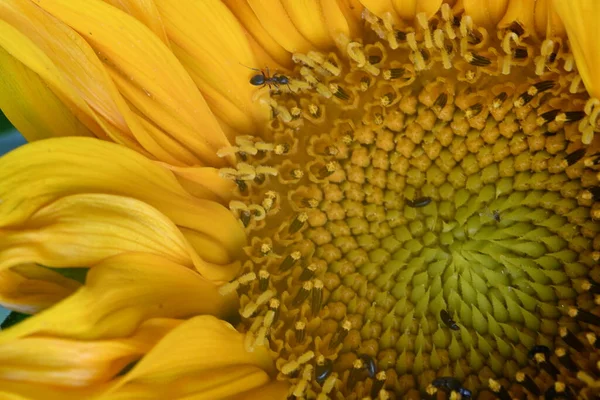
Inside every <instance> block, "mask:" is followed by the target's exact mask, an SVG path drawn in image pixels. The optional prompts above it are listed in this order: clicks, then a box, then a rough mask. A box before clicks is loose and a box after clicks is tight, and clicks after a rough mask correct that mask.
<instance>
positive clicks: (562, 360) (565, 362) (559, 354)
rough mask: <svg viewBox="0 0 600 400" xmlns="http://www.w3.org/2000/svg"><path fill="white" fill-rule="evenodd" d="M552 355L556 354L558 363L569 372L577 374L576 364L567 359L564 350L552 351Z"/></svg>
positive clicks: (560, 348)
mask: <svg viewBox="0 0 600 400" xmlns="http://www.w3.org/2000/svg"><path fill="white" fill-rule="evenodd" d="M554 354H556V357H558V361H560V363H561V364H562V365H563V366H564V367H565V368H566V369H568V370H569V371H571V372H577V371H578V370H579V368H578V367H577V364H575V362H574V361H573V359H572V358H571V357H569V354H568V353H567V350H566V349H564V348H562V347H558V348H557V349H556V350H554Z"/></svg>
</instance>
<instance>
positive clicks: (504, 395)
mask: <svg viewBox="0 0 600 400" xmlns="http://www.w3.org/2000/svg"><path fill="white" fill-rule="evenodd" d="M488 385H489V387H490V389H492V392H494V393H496V394H497V395H498V398H499V399H500V400H512V398H511V397H510V394H509V393H508V390H506V388H505V387H504V386H502V385H501V384H500V382H498V381H495V380H494V379H492V378H489V379H488Z"/></svg>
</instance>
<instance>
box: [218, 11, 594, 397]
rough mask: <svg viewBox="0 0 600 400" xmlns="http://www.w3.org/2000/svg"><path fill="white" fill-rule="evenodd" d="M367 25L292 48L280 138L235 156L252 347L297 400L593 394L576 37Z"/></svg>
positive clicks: (440, 20)
mask: <svg viewBox="0 0 600 400" xmlns="http://www.w3.org/2000/svg"><path fill="white" fill-rule="evenodd" d="M445 6H446V5H445ZM366 20H367V22H368V25H369V27H370V30H369V31H368V32H367V33H366V34H365V37H364V38H363V39H362V40H361V41H360V42H358V41H356V42H349V44H348V46H347V53H346V54H343V55H337V54H335V53H330V54H321V53H317V52H310V53H308V54H296V55H294V61H295V62H296V63H297V67H296V68H295V70H294V72H293V73H291V74H289V76H288V78H289V84H286V85H276V86H275V87H268V88H264V90H262V91H259V93H258V94H257V96H259V100H260V101H262V102H266V103H267V104H269V105H270V106H271V108H272V111H273V116H274V118H273V119H272V121H271V122H270V124H269V127H268V129H266V130H265V132H263V133H262V134H261V135H260V136H256V137H250V136H247V137H239V138H238V139H237V142H236V145H235V146H233V147H231V148H227V149H223V150H222V151H221V153H222V154H231V153H234V154H235V155H236V156H237V159H238V164H237V166H236V168H231V169H223V170H222V171H221V175H222V176H225V177H227V178H230V179H233V180H234V181H235V182H236V183H237V187H238V189H237V191H238V198H237V200H235V201H232V202H231V204H230V208H231V210H232V211H233V212H234V213H235V214H236V215H237V216H238V217H239V219H240V223H242V224H243V225H244V227H245V228H246V230H247V232H248V234H249V237H250V238H251V242H250V245H249V246H248V247H247V248H246V249H245V252H246V255H247V258H246V260H245V263H244V267H243V271H242V273H241V274H240V276H239V277H238V278H237V279H236V280H235V281H233V282H231V283H229V284H227V285H225V286H224V287H223V288H222V291H223V292H227V291H231V290H237V291H238V294H239V296H240V302H241V308H240V315H241V322H240V323H239V324H238V328H239V329H240V330H242V331H243V332H246V333H247V347H248V349H252V348H253V347H254V346H257V345H267V346H268V347H269V348H270V349H271V351H272V353H273V356H274V358H275V359H276V366H277V370H278V371H279V376H278V378H279V379H282V380H287V381H289V382H290V383H291V384H292V389H291V391H290V396H291V397H294V396H295V397H305V398H319V399H326V398H348V399H359V398H364V397H367V396H370V397H371V398H421V396H422V395H424V394H427V395H435V394H436V392H438V391H442V392H447V393H451V392H456V393H459V394H461V395H462V396H463V397H468V396H470V395H471V394H475V393H483V394H484V396H485V393H488V394H489V398H495V397H497V396H498V397H500V398H503V396H508V392H509V391H510V393H512V394H513V395H515V396H524V393H532V394H534V395H535V392H536V390H537V391H538V392H539V393H544V392H546V393H548V391H552V390H553V391H554V392H557V391H558V392H557V393H559V394H560V393H562V392H564V393H571V392H570V391H577V390H578V387H577V386H576V385H577V382H576V383H572V382H570V383H569V385H571V387H569V385H566V384H564V382H565V381H566V380H567V379H568V376H569V375H568V374H569V373H574V372H576V371H577V370H590V369H594V368H595V364H596V362H597V361H598V360H597V356H596V355H594V354H593V355H592V356H589V354H587V355H586V356H585V357H577V352H579V351H582V350H583V348H584V346H587V345H588V344H590V343H591V344H592V345H593V344H594V343H595V336H593V340H590V334H592V335H595V334H594V331H593V329H595V328H594V325H598V321H599V318H598V317H596V316H595V314H594V313H593V312H594V311H595V309H596V308H597V307H598V306H597V302H598V301H597V298H596V294H595V293H599V292H600V290H599V289H598V286H597V285H596V283H595V282H596V281H597V280H598V279H600V276H598V275H599V274H598V272H599V271H598V269H597V267H596V264H597V260H598V257H599V253H598V250H599V247H600V239H599V236H598V234H597V233H598V230H599V228H598V224H597V223H596V222H595V221H594V219H597V218H598V217H600V208H598V206H597V201H598V198H600V191H599V190H598V188H597V185H598V176H597V175H598V172H597V164H598V158H597V156H594V155H593V151H592V150H591V148H592V147H591V145H590V146H588V145H587V144H589V143H591V141H592V138H591V137H590V127H591V126H595V115H597V113H595V109H594V106H595V105H594V104H592V105H591V106H590V104H589V102H588V96H587V93H586V92H585V89H584V88H583V86H582V85H581V84H580V82H581V79H580V78H579V75H578V74H577V72H576V71H574V64H573V57H572V55H571V54H570V53H569V50H568V47H567V45H566V44H565V43H562V42H560V41H551V40H546V41H544V42H543V43H541V44H539V43H538V44H534V43H533V42H532V41H531V40H529V39H527V35H526V32H523V30H522V27H520V26H519V25H514V24H513V25H512V26H509V27H507V28H506V29H505V30H502V31H499V32H492V33H489V32H487V31H486V30H485V29H483V28H478V27H475V26H473V24H472V23H471V20H470V18H469V17H465V16H463V17H462V18H461V19H457V18H455V17H452V16H451V15H450V13H449V9H448V8H447V7H442V10H441V12H440V14H439V15H437V16H434V17H433V18H432V19H430V20H429V21H427V20H426V19H425V18H424V16H422V15H421V16H419V18H418V22H419V25H418V27H417V29H412V28H410V29H409V28H407V30H406V31H397V30H392V29H390V28H388V27H387V24H386V23H385V22H384V21H381V20H379V19H377V18H375V17H374V16H372V15H369V14H366ZM496 33H497V37H494V35H495V34H496ZM586 103H588V104H586ZM590 108H591V109H590ZM591 135H592V137H593V130H592V133H591ZM583 143H585V144H583ZM594 277H596V279H594ZM584 343H585V345H584ZM548 351H550V352H552V353H548ZM554 351H556V354H554ZM559 354H560V356H559ZM570 354H572V357H573V358H576V360H577V362H576V363H575V364H574V365H575V367H573V364H569V361H570V362H573V360H572V359H571V358H569V357H571V356H570ZM567 358H568V360H567ZM566 365H568V366H566ZM573 376H574V375H571V378H572V377H573ZM575 381H576V380H575ZM574 385H575V386H574ZM561 391H562V392H561ZM564 393H562V394H564ZM482 398H486V397H482Z"/></svg>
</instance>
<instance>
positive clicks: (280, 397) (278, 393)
mask: <svg viewBox="0 0 600 400" xmlns="http://www.w3.org/2000/svg"><path fill="white" fill-rule="evenodd" d="M289 390H290V385H289V383H287V382H282V381H271V382H269V383H267V384H266V385H264V386H260V387H257V388H255V389H251V390H248V391H246V392H244V393H240V394H238V395H237V396H234V397H232V398H231V399H230V400H255V399H257V400H284V399H286V398H287V396H288V393H289Z"/></svg>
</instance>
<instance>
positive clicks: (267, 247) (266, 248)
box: [260, 243, 273, 256]
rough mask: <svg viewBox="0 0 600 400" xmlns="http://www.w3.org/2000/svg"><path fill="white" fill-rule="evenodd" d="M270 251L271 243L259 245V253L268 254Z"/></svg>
mask: <svg viewBox="0 0 600 400" xmlns="http://www.w3.org/2000/svg"><path fill="white" fill-rule="evenodd" d="M271 251H273V247H271V245H270V244H269V243H263V244H261V245H260V253H261V254H262V255H263V256H266V255H268V254H270V253H271Z"/></svg>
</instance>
